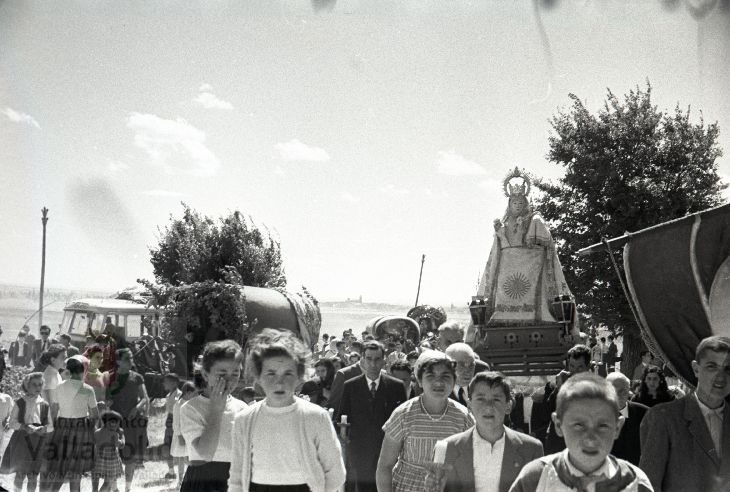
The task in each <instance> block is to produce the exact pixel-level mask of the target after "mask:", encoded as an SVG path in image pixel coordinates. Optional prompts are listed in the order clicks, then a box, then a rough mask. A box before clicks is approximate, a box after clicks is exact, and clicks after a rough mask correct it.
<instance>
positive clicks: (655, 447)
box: [640, 336, 730, 492]
mask: <svg viewBox="0 0 730 492" xmlns="http://www.w3.org/2000/svg"><path fill="white" fill-rule="evenodd" d="M692 369H693V371H694V374H695V376H696V377H697V389H696V390H695V392H693V393H690V394H688V395H687V396H685V397H684V398H680V399H678V400H675V401H673V402H669V403H665V404H662V405H657V406H655V407H652V408H651V409H650V410H649V411H648V412H647V414H646V416H645V417H644V420H643V421H642V423H641V461H640V466H641V468H642V469H643V470H644V471H645V472H646V474H647V475H648V476H649V479H650V480H651V483H652V485H653V486H654V489H655V490H662V491H686V490H702V491H703V492H705V491H708V492H719V491H727V490H730V411H728V409H727V405H725V398H726V397H727V396H728V395H730V337H724V336H712V337H708V338H705V339H703V340H702V341H700V343H699V345H698V346H697V349H696V351H695V360H693V361H692Z"/></svg>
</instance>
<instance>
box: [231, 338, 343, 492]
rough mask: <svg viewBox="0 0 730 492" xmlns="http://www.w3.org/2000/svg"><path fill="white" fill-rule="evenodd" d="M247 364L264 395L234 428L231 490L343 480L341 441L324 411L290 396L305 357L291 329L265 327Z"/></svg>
mask: <svg viewBox="0 0 730 492" xmlns="http://www.w3.org/2000/svg"><path fill="white" fill-rule="evenodd" d="M251 346H252V347H253V349H252V350H251V356H250V363H251V366H252V370H253V372H254V374H255V376H256V380H257V382H258V384H259V386H261V388H262V389H263V391H264V394H265V395H266V398H264V399H263V400H262V401H259V402H256V403H254V404H253V405H251V406H250V407H248V409H247V410H246V411H245V412H241V413H240V414H239V415H238V416H237V417H236V420H235V424H234V426H233V442H235V443H236V447H235V448H234V451H233V461H232V462H231V475H230V479H229V481H228V487H229V488H228V490H229V491H230V492H310V491H311V492H331V491H335V490H340V487H341V486H342V484H343V483H345V465H344V463H343V461H342V452H341V448H340V443H339V441H338V440H337V435H336V433H335V429H334V427H333V425H332V422H331V420H330V417H329V413H328V412H327V410H325V409H324V408H321V407H319V406H317V405H315V404H314V403H310V402H308V401H305V400H303V399H301V398H296V397H295V396H294V390H295V389H296V387H297V386H298V385H299V383H300V381H301V379H302V376H303V375H304V370H305V364H306V358H307V356H308V355H309V352H308V350H307V348H306V347H305V346H304V344H303V343H302V342H301V341H300V340H299V339H297V338H296V337H295V336H294V335H293V334H292V333H291V332H288V331H287V332H283V331H277V330H271V329H266V330H264V331H263V332H262V333H261V334H260V335H258V336H257V337H256V338H255V339H254V340H253V341H252V342H251Z"/></svg>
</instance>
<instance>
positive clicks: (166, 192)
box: [142, 189, 183, 197]
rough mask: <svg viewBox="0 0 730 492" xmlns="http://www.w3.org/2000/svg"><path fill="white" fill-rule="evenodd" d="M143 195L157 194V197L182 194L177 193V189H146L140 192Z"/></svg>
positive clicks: (180, 194)
mask: <svg viewBox="0 0 730 492" xmlns="http://www.w3.org/2000/svg"><path fill="white" fill-rule="evenodd" d="M142 194H143V195H147V196H159V197H179V196H183V194H182V193H178V192H177V191H169V190H160V189H156V190H146V191H143V192H142Z"/></svg>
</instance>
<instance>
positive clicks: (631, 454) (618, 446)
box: [606, 372, 649, 466]
mask: <svg viewBox="0 0 730 492" xmlns="http://www.w3.org/2000/svg"><path fill="white" fill-rule="evenodd" d="M606 380H607V381H608V382H610V383H611V384H612V385H613V387H614V389H615V390H616V394H617V395H618V403H619V406H620V407H621V415H623V417H624V425H623V427H621V433H620V434H619V436H618V437H617V438H616V440H615V441H614V442H613V447H612V448H611V454H612V455H614V456H615V457H617V458H621V459H624V460H626V461H628V462H629V463H631V464H632V465H636V466H639V460H640V459H641V435H640V432H639V428H640V426H641V421H642V420H643V419H644V415H646V412H647V411H648V410H649V407H647V406H646V405H642V404H641V403H635V402H633V401H629V396H630V395H631V393H630V388H631V381H629V378H627V377H626V376H625V375H624V374H622V373H620V372H611V373H609V374H608V376H607V377H606Z"/></svg>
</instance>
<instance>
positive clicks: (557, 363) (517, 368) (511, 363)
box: [474, 323, 578, 376]
mask: <svg viewBox="0 0 730 492" xmlns="http://www.w3.org/2000/svg"><path fill="white" fill-rule="evenodd" d="M477 329H478V330H477V331H478V332H480V333H482V334H486V338H481V339H478V341H477V342H476V344H475V346H474V350H475V351H476V353H477V354H479V357H480V358H481V359H482V360H484V361H486V362H488V363H489V365H490V366H492V369H494V370H495V371H499V372H502V373H504V374H505V375H508V376H518V375H519V376H533V375H555V374H557V373H558V372H560V370H561V369H563V361H564V360H565V354H566V352H567V351H568V350H569V349H570V348H571V347H572V346H573V345H575V344H576V343H577V342H578V341H577V340H574V339H573V337H572V336H570V335H566V332H565V327H564V326H563V325H562V324H560V323H543V324H536V325H532V326H504V325H503V326H488V327H477Z"/></svg>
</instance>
